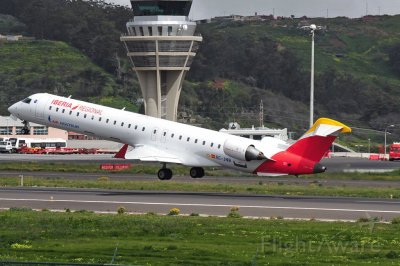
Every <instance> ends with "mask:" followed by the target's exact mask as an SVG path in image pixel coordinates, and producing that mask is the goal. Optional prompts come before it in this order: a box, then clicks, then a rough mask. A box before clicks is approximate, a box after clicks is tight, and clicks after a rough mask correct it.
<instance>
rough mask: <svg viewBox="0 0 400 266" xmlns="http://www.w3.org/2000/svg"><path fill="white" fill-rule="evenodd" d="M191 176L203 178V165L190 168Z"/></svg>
mask: <svg viewBox="0 0 400 266" xmlns="http://www.w3.org/2000/svg"><path fill="white" fill-rule="evenodd" d="M190 176H191V177H192V178H202V177H203V176H204V169H203V168H201V167H193V168H192V169H190Z"/></svg>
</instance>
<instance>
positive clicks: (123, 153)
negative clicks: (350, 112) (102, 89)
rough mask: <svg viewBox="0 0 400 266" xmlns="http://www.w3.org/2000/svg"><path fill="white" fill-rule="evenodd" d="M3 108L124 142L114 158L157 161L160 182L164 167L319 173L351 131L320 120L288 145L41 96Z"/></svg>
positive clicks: (166, 173) (197, 174) (198, 172)
mask: <svg viewBox="0 0 400 266" xmlns="http://www.w3.org/2000/svg"><path fill="white" fill-rule="evenodd" d="M8 110H9V112H10V113H11V115H12V117H15V118H19V119H21V120H23V122H24V124H25V125H26V126H27V127H29V122H34V123H37V124H42V125H46V126H49V127H54V128H59V129H63V130H67V131H74V132H79V133H82V134H85V135H92V136H97V137H100V138H103V139H107V140H111V141H115V142H119V143H121V144H124V145H123V147H122V148H121V150H120V151H119V152H118V153H117V154H116V155H115V158H122V159H127V160H138V161H143V162H159V163H161V164H162V168H161V169H160V170H159V171H158V178H159V179H160V180H170V179H171V178H172V175H173V173H172V171H171V170H170V169H169V168H167V164H181V165H185V166H189V167H191V169H190V176H191V177H192V178H201V177H203V176H204V167H224V168H230V169H235V170H239V171H242V172H246V173H253V174H256V175H259V176H279V175H295V176H299V175H306V174H316V173H322V172H325V171H326V170H327V169H326V167H325V166H323V165H322V164H320V160H321V159H322V158H323V156H324V155H325V154H326V152H327V151H328V149H329V147H330V146H331V145H332V143H333V141H334V140H335V139H336V137H337V136H338V134H339V133H349V132H351V129H350V128H349V127H348V126H346V125H344V124H342V123H340V122H338V121H335V120H332V119H328V118H320V119H318V120H317V121H316V122H315V124H314V125H313V127H312V128H311V129H310V130H308V131H307V132H306V133H305V134H304V135H303V136H302V137H301V138H300V139H299V140H298V141H296V142H295V143H293V144H288V143H286V142H285V141H282V140H280V139H276V138H272V137H265V138H263V139H262V140H253V139H248V138H243V137H239V136H233V135H229V134H226V133H222V132H217V131H213V130H209V129H204V128H200V127H194V126H191V125H186V124H181V123H177V122H172V121H168V120H164V119H159V118H154V117H149V116H146V115H141V114H137V113H132V112H128V111H125V109H122V110H119V109H114V108H110V107H105V106H101V105H97V104H92V103H88V102H83V101H79V100H74V99H71V97H68V98H65V97H61V96H57V95H51V94H47V93H38V94H33V95H31V96H29V97H27V98H25V99H24V100H22V101H20V102H17V103H15V104H13V105H12V106H11V107H9V108H8Z"/></svg>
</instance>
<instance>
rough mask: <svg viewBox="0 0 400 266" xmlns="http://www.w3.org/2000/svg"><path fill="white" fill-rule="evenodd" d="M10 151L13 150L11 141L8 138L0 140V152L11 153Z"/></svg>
mask: <svg viewBox="0 0 400 266" xmlns="http://www.w3.org/2000/svg"><path fill="white" fill-rule="evenodd" d="M12 151H13V146H12V144H11V141H9V140H5V141H0V152H7V153H11V152H12Z"/></svg>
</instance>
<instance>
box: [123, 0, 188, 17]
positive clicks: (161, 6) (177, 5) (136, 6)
mask: <svg viewBox="0 0 400 266" xmlns="http://www.w3.org/2000/svg"><path fill="white" fill-rule="evenodd" d="M131 3H132V8H133V13H134V15H135V16H188V15H189V12H190V8H191V6H192V1H131Z"/></svg>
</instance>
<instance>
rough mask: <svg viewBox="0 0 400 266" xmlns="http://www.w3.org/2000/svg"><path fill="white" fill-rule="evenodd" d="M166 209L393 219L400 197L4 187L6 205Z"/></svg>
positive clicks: (1, 195)
mask: <svg viewBox="0 0 400 266" xmlns="http://www.w3.org/2000/svg"><path fill="white" fill-rule="evenodd" d="M121 206H123V207H125V208H126V210H127V211H128V212H132V213H147V212H155V213H161V214H166V213H168V211H169V210H170V209H171V208H174V207H176V208H179V209H180V210H181V214H190V213H199V214H203V215H215V216H226V215H227V214H228V213H229V211H230V209H231V207H233V206H237V207H239V212H240V214H241V215H243V216H249V217H283V218H292V219H311V218H315V219H321V220H357V219H359V218H361V217H367V218H369V217H378V218H379V219H384V220H388V221H390V220H391V219H392V218H394V217H400V200H378V199H363V198H330V197H286V196H258V195H254V196H252V195H231V194H220V193H179V192H146V191H130V192H127V191H110V190H97V189H93V190H92V189H39V188H25V189H20V188H2V189H0V208H2V209H7V208H10V207H30V208H33V209H52V210H64V209H66V208H69V209H71V210H82V209H84V210H91V211H97V212H116V211H117V209H118V208H119V207H121Z"/></svg>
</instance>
